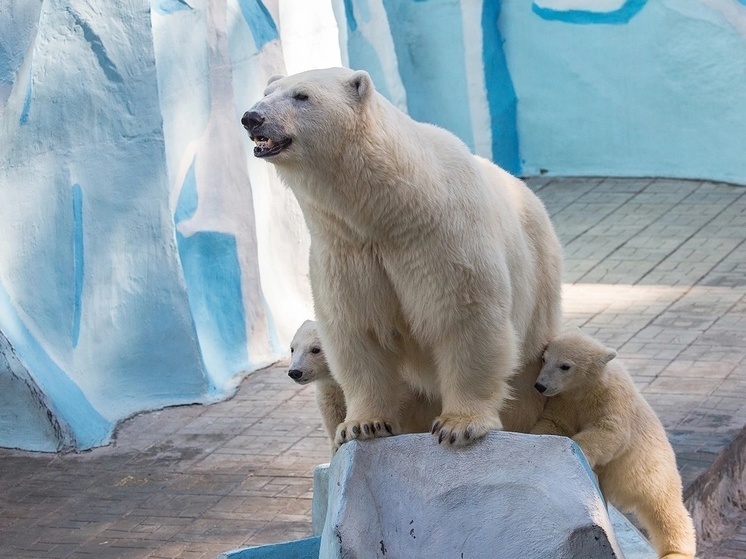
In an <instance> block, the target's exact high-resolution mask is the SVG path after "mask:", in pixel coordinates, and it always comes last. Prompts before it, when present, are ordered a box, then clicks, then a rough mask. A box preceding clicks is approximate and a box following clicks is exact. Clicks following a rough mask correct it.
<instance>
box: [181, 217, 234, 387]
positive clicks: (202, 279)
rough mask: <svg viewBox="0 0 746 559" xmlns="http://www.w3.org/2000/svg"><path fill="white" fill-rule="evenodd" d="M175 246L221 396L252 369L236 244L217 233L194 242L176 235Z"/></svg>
mask: <svg viewBox="0 0 746 559" xmlns="http://www.w3.org/2000/svg"><path fill="white" fill-rule="evenodd" d="M176 245H177V247H178V250H179V258H180V260H181V267H182V269H183V271H184V281H185V282H186V286H187V295H188V298H189V308H190V309H191V311H192V316H193V317H194V324H195V327H196V329H197V336H198V337H199V344H200V349H201V350H202V355H203V358H204V360H205V365H206V367H207V370H208V373H209V374H210V377H211V379H212V381H213V386H216V387H217V388H218V390H222V386H223V385H224V383H225V381H227V380H228V379H230V378H231V377H232V376H233V375H235V374H236V373H238V372H240V371H241V370H243V369H245V368H246V367H247V366H248V364H249V356H248V349H247V337H246V315H245V312H244V302H243V293H242V291H241V265H240V263H239V261H238V248H237V245H236V238H235V237H234V236H233V235H229V234H227V233H218V232H215V231H201V232H198V233H195V234H193V235H191V236H189V237H185V236H184V235H182V234H181V233H178V232H177V233H176Z"/></svg>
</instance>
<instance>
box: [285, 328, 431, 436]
mask: <svg viewBox="0 0 746 559" xmlns="http://www.w3.org/2000/svg"><path fill="white" fill-rule="evenodd" d="M288 376H289V377H290V378H291V379H293V380H294V381H295V382H297V383H298V384H301V385H304V384H309V383H311V382H315V383H316V403H317V404H318V407H319V412H320V413H321V419H322V421H323V422H324V428H325V429H326V432H327V434H328V435H329V438H330V440H331V442H332V448H334V447H335V445H334V436H335V433H336V430H337V425H339V424H340V423H342V422H343V421H344V419H345V415H346V413H347V407H346V406H345V398H344V393H343V392H342V387H341V386H340V385H339V383H338V382H337V381H336V380H334V377H333V376H332V373H331V371H330V370H329V364H328V363H327V361H326V356H325V354H324V348H323V346H322V345H321V339H320V338H319V332H318V329H317V326H316V322H315V321H313V320H306V321H305V322H304V323H303V324H301V326H300V328H298V331H297V332H296V333H295V336H293V340H292V341H291V342H290V365H289V367H288ZM402 407H403V409H402V412H401V415H402V432H404V433H424V432H426V431H427V430H429V429H430V425H431V423H432V421H433V418H434V417H435V416H436V415H438V411H439V407H438V403H437V402H434V401H431V400H429V399H428V398H425V397H423V396H420V395H418V394H414V393H408V394H406V395H405V396H403V397H402ZM379 428H380V429H384V430H388V431H389V432H391V430H392V426H391V425H388V426H387V425H381V426H380V427H379Z"/></svg>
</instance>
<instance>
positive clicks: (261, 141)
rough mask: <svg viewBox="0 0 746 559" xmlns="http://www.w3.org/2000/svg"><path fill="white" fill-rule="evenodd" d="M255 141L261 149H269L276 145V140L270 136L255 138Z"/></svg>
mask: <svg viewBox="0 0 746 559" xmlns="http://www.w3.org/2000/svg"><path fill="white" fill-rule="evenodd" d="M254 143H255V144H256V145H257V147H259V148H261V149H269V148H271V147H272V146H273V145H274V142H273V141H272V140H270V139H268V138H263V137H259V138H255V139H254Z"/></svg>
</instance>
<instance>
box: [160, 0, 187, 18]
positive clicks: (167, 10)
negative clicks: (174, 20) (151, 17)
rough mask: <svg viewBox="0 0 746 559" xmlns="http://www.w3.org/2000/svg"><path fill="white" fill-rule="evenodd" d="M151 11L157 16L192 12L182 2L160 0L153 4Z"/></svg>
mask: <svg viewBox="0 0 746 559" xmlns="http://www.w3.org/2000/svg"><path fill="white" fill-rule="evenodd" d="M153 9H154V10H155V12H156V13H157V14H160V15H168V14H173V13H176V12H182V11H185V10H187V11H190V12H191V11H194V9H193V8H192V7H191V6H190V5H189V4H187V3H186V2H185V1H184V0H160V1H159V2H157V3H154V6H153Z"/></svg>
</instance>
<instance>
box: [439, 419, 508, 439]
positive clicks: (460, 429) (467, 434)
mask: <svg viewBox="0 0 746 559" xmlns="http://www.w3.org/2000/svg"><path fill="white" fill-rule="evenodd" d="M492 429H502V424H501V423H500V419H499V418H497V417H491V416H473V417H470V416H458V415H442V416H440V417H439V418H437V419H436V420H435V422H434V423H433V428H432V429H431V430H430V432H431V433H432V434H433V435H437V437H438V444H443V443H444V442H445V443H446V444H448V445H450V446H465V445H468V444H471V443H472V442H474V440H475V439H478V438H480V437H483V436H484V435H486V434H487V433H488V432H489V431H491V430H492Z"/></svg>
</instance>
